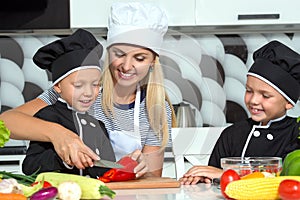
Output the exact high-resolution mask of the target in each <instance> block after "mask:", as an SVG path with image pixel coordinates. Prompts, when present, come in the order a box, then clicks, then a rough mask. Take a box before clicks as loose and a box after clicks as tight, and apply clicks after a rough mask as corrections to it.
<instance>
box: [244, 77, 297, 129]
mask: <svg viewBox="0 0 300 200" xmlns="http://www.w3.org/2000/svg"><path fill="white" fill-rule="evenodd" d="M244 101H245V104H246V106H247V108H248V110H249V112H250V113H251V117H252V119H253V120H254V121H257V122H262V125H266V124H267V123H268V122H269V121H270V120H272V119H276V118H279V117H282V116H283V115H285V114H286V110H288V109H290V108H292V107H293V105H292V104H291V103H289V102H288V101H287V100H286V99H285V98H284V97H283V96H282V95H281V94H280V93H279V92H277V90H275V89H274V88H273V87H271V86H270V85H269V84H267V83H265V82H264V81H262V80H260V79H258V78H256V77H253V76H248V77H247V83H246V93H245V97H244Z"/></svg>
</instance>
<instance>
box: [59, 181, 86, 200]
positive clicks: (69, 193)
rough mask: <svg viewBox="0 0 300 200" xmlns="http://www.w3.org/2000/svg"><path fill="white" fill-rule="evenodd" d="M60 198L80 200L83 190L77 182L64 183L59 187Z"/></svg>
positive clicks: (63, 199)
mask: <svg viewBox="0 0 300 200" xmlns="http://www.w3.org/2000/svg"><path fill="white" fill-rule="evenodd" d="M58 198H59V199H62V200H80V198H81V188H80V186H79V185H78V184H77V183H76V182H72V181H67V182H63V183H61V184H59V186H58Z"/></svg>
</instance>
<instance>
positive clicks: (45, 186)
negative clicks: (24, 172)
mask: <svg viewBox="0 0 300 200" xmlns="http://www.w3.org/2000/svg"><path fill="white" fill-rule="evenodd" d="M40 182H43V188H47V187H51V186H52V185H51V183H49V182H48V181H39V182H34V183H32V184H31V186H34V185H37V184H39V183H40Z"/></svg>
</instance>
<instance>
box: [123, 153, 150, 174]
mask: <svg viewBox="0 0 300 200" xmlns="http://www.w3.org/2000/svg"><path fill="white" fill-rule="evenodd" d="M128 156H129V157H131V158H132V159H133V160H136V161H137V162H138V163H139V164H138V165H137V166H136V167H135V168H134V173H136V177H137V178H139V177H142V176H144V175H145V174H146V173H147V172H148V167H147V163H146V160H145V157H144V155H143V153H142V152H141V150H138V149H137V150H135V151H134V152H132V153H131V154H129V155H128Z"/></svg>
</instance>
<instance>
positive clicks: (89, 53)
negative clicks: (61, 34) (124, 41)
mask: <svg viewBox="0 0 300 200" xmlns="http://www.w3.org/2000/svg"><path fill="white" fill-rule="evenodd" d="M102 52H103V47H102V45H101V44H100V43H99V42H98V41H97V40H96V38H95V37H94V36H93V35H92V34H91V33H90V32H88V31H86V30H83V29H78V30H77V31H76V32H74V33H73V34H72V35H70V36H67V37H65V38H63V39H60V40H56V41H54V42H51V43H49V44H47V45H46V46H43V47H41V48H40V49H39V50H38V51H37V52H36V53H35V55H34V56H33V62H34V63H35V64H36V65H37V66H39V67H40V68H42V69H48V70H49V71H50V72H52V81H53V84H56V83H57V82H59V81H60V80H62V79H63V78H65V77H66V76H67V75H69V74H71V73H72V72H74V71H77V70H78V69H82V68H84V69H85V68H97V69H99V70H101V69H100V59H101V56H102Z"/></svg>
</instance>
